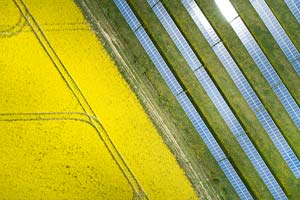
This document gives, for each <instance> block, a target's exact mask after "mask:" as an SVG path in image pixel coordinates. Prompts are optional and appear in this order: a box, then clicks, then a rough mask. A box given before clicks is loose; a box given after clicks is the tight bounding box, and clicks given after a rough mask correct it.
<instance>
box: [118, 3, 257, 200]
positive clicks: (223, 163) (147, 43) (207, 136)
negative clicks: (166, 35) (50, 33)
mask: <svg viewBox="0 0 300 200" xmlns="http://www.w3.org/2000/svg"><path fill="white" fill-rule="evenodd" d="M114 2H115V4H116V5H117V7H118V8H119V10H120V11H121V13H122V15H123V16H124V17H125V19H126V21H127V22H128V21H130V22H131V21H132V20H131V19H136V17H135V15H134V13H133V12H132V11H131V9H130V7H129V6H128V4H127V2H126V1H125V0H114ZM124 8H126V9H128V10H127V11H124ZM130 27H131V29H132V31H133V32H134V33H135V35H136V37H137V38H138V40H139V41H140V43H141V45H142V46H143V48H144V49H145V51H146V52H147V54H148V55H149V57H150V59H151V60H152V61H153V63H154V65H155V67H156V68H157V70H158V71H159V72H160V74H161V76H162V77H163V79H164V80H165V81H166V83H167V84H168V86H169V87H170V89H171V91H172V92H173V94H174V96H176V99H177V101H178V103H179V104H180V105H181V107H182V108H183V110H184V111H185V113H186V115H187V116H188V118H189V120H190V121H191V122H192V124H193V126H194V127H195V129H196V130H197V132H198V133H199V135H200V136H201V138H202V139H203V141H204V142H205V144H206V145H207V146H208V149H209V150H210V152H211V153H212V155H213V156H214V158H215V159H216V160H217V162H218V164H219V165H220V167H221V168H222V169H223V170H224V173H225V174H226V177H227V178H228V179H229V181H230V182H231V184H232V185H233V187H234V189H235V190H236V191H237V192H238V195H239V196H240V198H241V199H253V198H252V196H251V194H250V193H249V191H248V190H247V188H246V187H245V185H244V183H243V182H242V180H241V179H240V177H239V176H238V175H237V173H236V172H235V170H234V168H233V167H232V165H231V163H230V162H229V161H228V159H227V158H226V156H225V154H224V152H223V151H222V149H221V148H220V146H219V145H218V143H217V141H216V140H215V138H214V137H213V135H212V134H211V133H210V131H209V129H208V128H207V126H206V125H205V123H204V122H203V120H202V119H201V117H200V115H199V113H198V112H197V110H196V109H195V107H194V106H193V104H192V103H191V101H190V100H189V98H188V97H187V95H186V94H185V93H184V92H182V87H181V86H180V85H179V83H178V81H177V80H176V78H175V77H174V75H173V74H172V72H171V71H170V69H169V67H168V66H167V64H166V63H165V61H164V60H163V58H162V56H161V55H160V53H159V52H158V50H157V49H156V47H155V45H154V44H153V42H152V41H151V39H150V38H149V36H148V35H147V33H146V32H145V30H144V29H143V28H142V27H139V28H138V29H136V28H135V27H134V26H130Z"/></svg>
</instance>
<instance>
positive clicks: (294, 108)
mask: <svg viewBox="0 0 300 200" xmlns="http://www.w3.org/2000/svg"><path fill="white" fill-rule="evenodd" d="M230 24H231V26H232V28H233V30H234V31H235V32H236V34H237V35H238V37H239V38H240V40H241V41H242V43H243V45H244V46H245V48H246V49H247V51H248V52H249V54H250V56H251V57H252V59H253V60H254V62H255V63H256V65H257V66H258V68H259V70H260V71H261V72H262V74H263V75H264V77H265V78H266V80H267V81H268V83H269V85H270V86H271V87H272V89H273V91H274V92H275V94H276V96H277V97H278V99H279V100H280V102H281V104H282V105H283V107H284V108H285V110H286V111H287V113H288V114H289V116H290V117H291V119H292V120H293V122H294V123H295V125H296V126H297V127H298V129H300V108H299V106H298V105H297V103H296V101H295V100H294V99H293V97H292V95H291V94H290V92H289V91H288V89H287V88H286V87H285V85H284V84H283V82H282V80H281V79H280V77H279V76H278V74H277V73H276V71H275V70H274V69H273V66H272V65H271V63H270V62H269V60H268V59H267V57H266V56H265V54H264V53H263V51H262V50H261V48H260V47H259V45H258V44H257V43H256V41H255V39H254V38H253V36H252V35H251V33H250V32H249V30H248V29H247V27H246V26H245V24H244V23H243V21H242V20H241V18H239V17H238V18H236V19H235V20H234V21H232V22H231V23H230Z"/></svg>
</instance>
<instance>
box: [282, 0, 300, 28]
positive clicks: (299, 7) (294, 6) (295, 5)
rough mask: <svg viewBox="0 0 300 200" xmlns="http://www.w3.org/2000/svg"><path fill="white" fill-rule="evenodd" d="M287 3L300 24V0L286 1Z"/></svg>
mask: <svg viewBox="0 0 300 200" xmlns="http://www.w3.org/2000/svg"><path fill="white" fill-rule="evenodd" d="M285 3H286V4H287V5H288V7H289V8H290V10H291V12H292V13H293V15H294V16H295V17H296V19H297V21H298V22H299V23H300V0H285Z"/></svg>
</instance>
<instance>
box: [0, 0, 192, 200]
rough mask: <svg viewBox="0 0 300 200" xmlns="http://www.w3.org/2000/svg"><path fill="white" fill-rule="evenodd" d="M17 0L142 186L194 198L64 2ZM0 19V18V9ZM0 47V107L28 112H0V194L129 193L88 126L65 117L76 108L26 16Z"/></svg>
mask: <svg viewBox="0 0 300 200" xmlns="http://www.w3.org/2000/svg"><path fill="white" fill-rule="evenodd" d="M5 2H6V1H5ZM7 2H8V3H7V4H5V6H1V7H0V9H5V8H6V7H9V9H10V10H13V11H10V14H7V15H8V18H10V16H11V17H12V18H11V19H12V20H11V21H12V23H14V21H15V19H16V16H20V12H19V11H18V10H17V9H16V5H15V4H14V3H11V1H8V0H7ZM24 3H25V4H26V5H27V7H28V9H29V11H30V13H31V14H32V16H33V17H34V18H35V20H36V22H37V23H38V24H39V25H40V27H41V29H42V30H43V32H44V33H45V35H46V37H47V39H48V40H49V42H50V43H51V46H52V47H53V49H54V50H55V52H56V54H57V55H58V57H59V58H60V59H61V61H62V63H63V64H64V66H65V67H66V69H67V70H68V72H69V73H70V75H71V76H72V77H73V79H74V80H75V82H76V83H77V85H78V86H79V88H80V90H81V91H82V93H83V95H84V96H85V98H86V99H87V101H88V103H89V104H90V106H91V108H92V109H93V111H94V112H95V115H96V117H97V118H98V119H99V120H100V121H101V123H102V124H103V126H104V128H105V130H106V131H107V133H108V135H109V136H110V138H111V140H112V142H113V143H114V144H115V146H116V148H117V150H118V151H119V153H120V154H121V155H122V158H123V159H124V160H125V162H126V163H127V164H128V166H129V168H130V170H131V171H132V172H133V174H134V175H135V177H136V179H137V181H138V182H139V184H140V185H141V186H142V188H143V190H144V191H145V193H146V194H147V196H148V197H149V198H150V199H196V194H195V192H194V191H193V189H192V187H191V185H190V183H189V181H188V180H187V178H186V176H185V175H184V173H183V170H182V169H181V168H180V167H179V166H178V164H177V163H176V160H175V158H174V157H173V155H172V154H171V152H170V151H169V149H168V148H167V146H166V145H165V144H164V143H163V141H162V139H161V138H160V136H159V134H158V132H157V130H156V129H155V128H154V126H153V124H152V123H151V121H150V120H149V118H148V116H147V115H146V113H145V112H144V111H143V108H142V107H141V105H140V104H139V102H138V100H137V98H136V97H135V95H134V93H133V92H132V91H131V90H130V88H129V86H128V85H127V83H126V82H125V81H124V79H123V78H122V76H121V75H120V73H119V72H118V69H117V67H116V66H115V65H114V63H113V61H112V60H111V59H110V58H109V56H108V54H107V53H106V51H105V50H104V48H103V47H102V46H101V44H100V43H99V41H98V40H97V38H96V36H95V35H94V34H93V32H92V31H91V30H90V27H89V25H88V24H87V23H86V21H85V19H84V18H83V16H82V14H81V13H80V10H79V9H78V8H77V7H76V5H75V4H74V2H73V1H71V0H65V1H60V0H53V1H31V0H24ZM0 13H1V12H0ZM13 18H14V19H13ZM17 19H18V18H17ZM0 20H1V21H0V25H2V24H5V23H7V21H6V20H5V17H4V16H2V15H1V14H0ZM10 25H12V24H10ZM2 27H3V26H2ZM1 30H2V29H0V31H1ZM0 52H1V54H0V68H1V70H0V91H1V96H2V97H3V98H0V113H24V112H26V113H37V112H38V113H37V114H35V115H37V116H36V117H33V118H34V119H31V120H24V119H25V118H26V119H30V117H28V116H26V117H25V118H24V116H23V115H22V116H20V119H23V121H22V120H16V118H13V119H14V120H12V117H10V116H6V115H5V116H3V115H2V117H1V116H0V128H1V130H2V131H1V132H2V135H3V136H2V137H1V139H0V142H1V143H0V149H1V150H0V159H1V162H0V166H1V169H5V170H1V172H0V179H1V181H0V191H4V193H3V197H4V198H19V197H22V198H23V197H24V198H27V199H39V198H47V199H48V198H49V199H132V195H133V191H132V188H131V186H130V185H129V184H128V182H127V181H126V179H125V177H124V175H123V174H122V173H121V171H120V169H119V168H118V166H117V165H116V163H115V162H114V160H113V159H112V157H111V156H110V154H109V152H108V150H107V149H106V147H105V145H104V144H103V142H102V140H101V139H100V138H99V136H98V135H97V132H96V131H95V129H94V128H93V127H91V126H90V125H89V124H88V123H84V122H85V119H81V118H76V117H77V116H76V117H74V119H75V120H73V118H72V115H74V113H84V111H83V109H82V108H81V106H80V105H79V103H78V101H77V100H76V99H75V98H74V95H73V94H72V92H71V91H70V89H69V88H68V87H67V84H66V83H65V82H64V81H63V79H62V77H61V76H60V74H59V73H58V71H57V69H56V68H55V66H54V65H53V63H52V62H51V60H50V58H49V57H48V56H47V54H46V52H45V50H43V48H42V46H41V44H40V43H39V41H38V40H37V37H36V36H35V35H34V34H33V32H32V31H31V29H30V28H29V26H28V24H27V25H26V26H25V27H23V28H22V31H21V32H20V33H18V34H16V35H14V36H12V37H1V34H0ZM40 112H46V113H50V114H47V116H46V117H44V116H42V115H43V114H40ZM57 112H63V113H65V114H63V116H64V117H58V114H55V113H57ZM51 113H54V114H51ZM68 113H69V114H68ZM72 113H73V114H72ZM35 115H34V116H35ZM75 115H76V114H75ZM22 117H23V118H22ZM68 118H72V119H71V120H70V119H68ZM41 119H42V120H41ZM9 120H10V121H9ZM87 120H88V119H87ZM1 195H2V193H0V197H1ZM1 198H2V197H1Z"/></svg>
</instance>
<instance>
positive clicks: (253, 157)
mask: <svg viewBox="0 0 300 200" xmlns="http://www.w3.org/2000/svg"><path fill="white" fill-rule="evenodd" d="M149 2H150V1H149ZM185 2H186V1H185ZM149 4H150V6H151V7H152V9H153V11H154V12H155V14H156V15H157V17H158V18H159V20H160V22H161V23H162V25H163V26H164V28H165V29H166V31H167V32H168V33H169V35H170V37H171V38H172V40H173V41H174V43H175V44H176V46H177V48H178V49H179V51H180V52H181V54H182V55H183V57H184V58H185V59H186V61H187V63H188V64H189V66H190V68H191V69H192V70H193V71H194V73H195V75H196V77H197V79H198V80H199V82H200V83H201V85H202V87H203V88H204V89H205V91H206V93H207V94H208V96H209V97H210V99H211V100H212V102H213V103H214V105H215V106H216V108H217V109H218V111H219V113H220V114H221V116H222V117H223V119H224V121H225V122H226V124H227V126H228V127H229V128H230V130H231V132H232V133H233V135H234V136H235V137H236V139H237V141H238V142H239V144H240V145H241V147H242V148H243V150H244V152H245V153H246V154H247V156H248V158H249V159H250V161H251V162H252V164H253V165H254V167H255V168H256V170H257V171H258V173H259V175H260V176H261V178H262V179H263V181H264V182H265V184H266V185H267V186H268V188H269V190H270V191H272V192H273V196H274V197H280V199H287V198H286V196H285V194H284V192H283V190H282V189H281V187H280V186H279V184H278V183H277V181H276V179H275V178H274V176H273V175H272V173H271V172H270V170H269V169H268V167H267V166H266V164H265V162H264V161H263V159H262V158H261V156H260V155H259V153H258V152H257V150H256V149H255V147H254V145H253V144H252V142H251V141H250V139H249V138H248V136H247V135H246V133H245V131H244V129H243V128H242V126H241V125H240V123H239V122H238V120H237V119H236V117H235V115H234V114H233V113H232V111H231V110H230V108H229V106H228V105H227V103H226V102H225V100H224V99H223V97H222V96H221V94H220V92H219V91H218V89H217V88H216V86H215V84H214V83H213V81H212V80H211V78H210V77H209V75H208V74H207V72H206V70H205V68H204V67H202V64H201V63H200V61H199V59H198V58H197V56H196V55H195V53H194V52H193V50H192V49H191V47H190V46H189V44H188V43H187V41H186V40H185V38H184V37H183V35H182V34H181V32H180V31H179V29H178V28H177V26H176V24H175V23H174V21H173V20H172V18H171V17H170V16H169V14H168V12H167V11H166V10H165V8H164V7H163V5H162V4H161V3H160V2H159V3H155V4H151V3H149ZM216 37H217V36H216ZM216 37H213V38H216ZM211 41H213V40H211ZM218 42H219V41H217V43H218Z"/></svg>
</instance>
